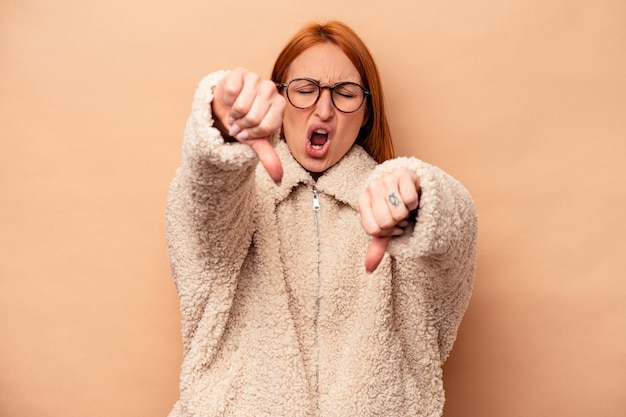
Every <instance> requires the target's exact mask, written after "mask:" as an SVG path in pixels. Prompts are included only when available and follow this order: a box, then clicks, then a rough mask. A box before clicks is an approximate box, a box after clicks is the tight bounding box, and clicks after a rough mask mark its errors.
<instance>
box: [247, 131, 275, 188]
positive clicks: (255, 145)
mask: <svg viewBox="0 0 626 417" xmlns="http://www.w3.org/2000/svg"><path fill="white" fill-rule="evenodd" d="M246 143H247V144H248V145H250V147H251V148H252V149H253V150H254V152H256V154H257V156H258V157H259V161H261V164H262V165H263V167H264V168H265V170H266V171H267V173H268V174H269V176H270V178H271V179H272V180H273V181H274V182H275V183H280V181H281V180H282V178H283V166H282V164H281V162H280V158H279V157H278V154H277V153H276V150H275V149H274V147H273V146H272V144H271V143H270V140H269V138H265V139H252V140H248V141H246Z"/></svg>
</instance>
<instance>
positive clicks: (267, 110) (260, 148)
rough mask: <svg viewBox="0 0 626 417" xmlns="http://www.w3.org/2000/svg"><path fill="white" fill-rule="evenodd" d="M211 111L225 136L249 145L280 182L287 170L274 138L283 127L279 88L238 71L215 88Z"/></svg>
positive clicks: (258, 77) (283, 100)
mask: <svg viewBox="0 0 626 417" xmlns="http://www.w3.org/2000/svg"><path fill="white" fill-rule="evenodd" d="M211 109H212V112H213V118H214V120H215V121H216V127H217V128H218V129H220V131H221V133H222V135H223V136H224V137H225V138H228V137H231V138H234V139H235V140H237V141H239V142H241V143H245V144H247V145H249V146H250V147H251V148H252V149H253V150H254V152H256V154H257V156H258V157H259V161H261V164H263V167H264V168H265V170H266V171H267V173H268V174H269V175H270V177H271V178H272V180H274V182H280V180H281V179H282V176H283V168H282V165H281V163H280V159H279V158H278V155H277V154H276V151H275V150H274V147H273V146H272V143H271V137H272V135H273V134H274V133H276V132H277V131H278V130H279V129H280V128H281V126H282V123H283V115H284V113H285V99H284V97H283V96H282V95H281V94H280V93H279V92H278V89H277V88H276V84H274V83H273V82H272V81H270V80H264V79H262V78H261V77H260V76H259V75H257V74H255V73H253V72H250V71H248V70H246V69H245V68H237V69H235V70H233V71H231V72H229V73H228V75H226V77H224V78H223V79H222V80H221V81H220V82H219V83H218V85H217V86H216V87H215V90H214V93H213V102H212V103H211Z"/></svg>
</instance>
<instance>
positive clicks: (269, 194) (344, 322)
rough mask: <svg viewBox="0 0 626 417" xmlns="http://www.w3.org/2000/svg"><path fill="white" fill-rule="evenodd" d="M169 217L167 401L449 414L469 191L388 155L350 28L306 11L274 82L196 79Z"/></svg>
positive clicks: (471, 242)
mask: <svg viewBox="0 0 626 417" xmlns="http://www.w3.org/2000/svg"><path fill="white" fill-rule="evenodd" d="M259 162H260V163H259ZM167 216H168V243H169V251H170V252H169V253H170V263H171V267H172V274H173V276H174V279H175V282H176V285H177V289H178V292H179V295H180V302H181V312H182V316H183V344H184V360H183V365H182V373H181V396H180V400H179V401H178V402H177V403H176V405H175V406H174V409H173V410H172V413H171V414H170V415H171V416H176V417H178V416H255V417H258V416H289V417H292V416H350V417H351V416H416V415H417V416H439V415H441V413H442V409H443V402H444V394H443V382H442V370H441V366H442V364H443V362H444V361H445V359H446V357H447V356H448V354H449V352H450V350H451V348H452V344H453V342H454V339H455V337H456V331H457V328H458V326H459V323H460V320H461V318H462V316H463V314H464V312H465V309H466V306H467V303H468V301H469V297H470V293H471V287H472V282H473V278H474V262H475V261H474V258H475V244H476V233H477V231H476V215H475V211H474V206H473V203H472V200H471V197H470V196H469V194H468V193H467V191H466V190H465V189H464V188H463V187H462V186H461V185H460V184H459V183H458V182H457V181H456V180H454V179H453V178H451V177H450V176H449V175H447V174H446V173H444V172H443V171H442V170H440V169H438V168H435V167H433V166H430V165H428V164H426V163H424V162H422V161H420V160H418V159H415V158H395V159H393V148H392V145H391V138H390V135H389V129H388V125H387V120H386V116H385V111H384V107H383V97H382V90H381V85H380V79H379V77H378V73H377V70H376V67H375V65H374V61H373V59H372V57H371V56H370V54H369V52H368V50H367V48H366V47H365V45H364V44H363V42H362V41H361V40H360V39H359V38H358V36H357V35H356V34H355V33H354V32H353V31H352V30H350V29H349V28H348V27H346V26H345V25H343V24H341V23H339V22H330V23H327V24H325V25H309V26H307V27H305V28H303V29H302V30H301V31H300V32H298V33H297V34H296V35H295V36H294V38H293V39H292V40H291V41H290V42H289V43H288V44H287V46H286V47H285V48H284V50H283V51H282V52H281V54H280V55H279V57H278V59H277V61H276V64H275V67H274V70H273V72H272V80H271V81H269V80H263V79H261V78H260V77H259V76H257V75H256V74H253V73H250V72H248V71H247V70H245V69H241V68H239V69H236V70H233V71H230V72H218V73H214V74H211V75H209V76H207V77H206V78H205V79H204V80H203V81H202V82H201V83H200V86H199V88H198V90H197V92H196V94H195V97H194V103H193V107H192V114H191V117H190V118H189V121H188V124H187V128H186V131H185V139H184V145H183V159H182V163H181V167H180V168H179V170H178V172H177V174H176V177H175V179H174V181H173V182H172V185H171V189H170V194H169V197H168V213H167Z"/></svg>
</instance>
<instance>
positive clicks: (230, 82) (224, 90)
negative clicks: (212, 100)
mask: <svg viewBox="0 0 626 417" xmlns="http://www.w3.org/2000/svg"><path fill="white" fill-rule="evenodd" d="M244 73H245V70H244V69H243V68H236V69H234V70H232V71H231V72H229V73H228V75H226V77H224V78H223V79H222V82H221V86H220V99H221V100H223V101H224V104H226V105H227V106H228V107H231V106H232V105H233V103H234V102H235V100H236V99H237V97H238V96H239V93H240V92H241V89H242V88H243V84H244V78H243V76H244ZM216 92H217V90H216Z"/></svg>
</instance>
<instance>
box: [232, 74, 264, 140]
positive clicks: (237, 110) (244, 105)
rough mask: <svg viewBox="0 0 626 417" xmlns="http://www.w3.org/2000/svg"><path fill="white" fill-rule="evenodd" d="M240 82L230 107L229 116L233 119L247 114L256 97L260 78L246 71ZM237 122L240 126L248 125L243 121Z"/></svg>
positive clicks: (238, 118)
mask: <svg viewBox="0 0 626 417" xmlns="http://www.w3.org/2000/svg"><path fill="white" fill-rule="evenodd" d="M241 82H242V85H241V87H240V89H239V91H238V94H237V97H236V99H235V100H234V101H233V103H232V106H231V109H230V117H232V118H233V120H240V119H242V118H244V117H246V116H247V115H248V112H249V111H250V108H251V107H252V105H253V104H254V102H255V100H256V98H257V91H258V88H259V82H260V78H259V76H258V75H256V74H254V73H246V74H244V75H243V77H242V78H241ZM239 124H240V126H241V127H249V126H246V125H245V123H241V121H240V123H239Z"/></svg>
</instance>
